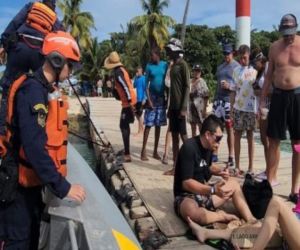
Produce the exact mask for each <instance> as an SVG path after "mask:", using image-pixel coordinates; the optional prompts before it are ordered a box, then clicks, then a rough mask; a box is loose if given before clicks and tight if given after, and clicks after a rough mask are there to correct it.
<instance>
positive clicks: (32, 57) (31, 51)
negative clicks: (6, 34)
mask: <svg viewBox="0 0 300 250" xmlns="http://www.w3.org/2000/svg"><path fill="white" fill-rule="evenodd" d="M43 63H44V56H43V55H42V54H41V53H40V48H31V47H29V46H28V45H27V44H26V43H24V42H22V41H19V42H17V43H16V45H15V46H13V47H12V48H10V49H9V51H8V53H7V63H6V69H5V71H4V75H3V77H2V79H1V86H2V99H1V107H0V134H2V135H3V134H4V133H5V127H4V126H5V117H6V109H7V104H6V102H7V100H6V99H7V98H6V97H7V95H8V90H9V87H10V85H11V84H12V83H13V81H14V80H15V79H16V77H18V76H20V75H21V74H24V73H27V72H29V71H30V70H31V71H36V70H37V69H38V68H40V67H41V66H42V65H43Z"/></svg>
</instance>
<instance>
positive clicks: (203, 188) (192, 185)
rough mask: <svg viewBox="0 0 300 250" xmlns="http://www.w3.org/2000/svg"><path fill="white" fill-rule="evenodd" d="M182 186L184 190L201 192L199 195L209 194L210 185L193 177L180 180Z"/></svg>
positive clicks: (194, 192) (195, 192)
mask: <svg viewBox="0 0 300 250" xmlns="http://www.w3.org/2000/svg"><path fill="white" fill-rule="evenodd" d="M182 187H183V189H184V190H186V191H188V192H190V193H193V194H201V195H209V194H211V186H209V185H206V184H202V183H201V182H198V181H196V180H194V179H188V180H184V181H183V182H182Z"/></svg>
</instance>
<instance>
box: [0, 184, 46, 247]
mask: <svg viewBox="0 0 300 250" xmlns="http://www.w3.org/2000/svg"><path fill="white" fill-rule="evenodd" d="M43 209H44V204H43V202H42V194H41V187H34V188H23V187H19V188H18V193H17V196H16V199H15V200H14V201H13V202H12V203H10V204H8V205H3V204H1V205H0V249H1V245H3V250H37V249H38V242H39V232H40V222H41V214H42V211H43ZM1 250H2V249H1Z"/></svg>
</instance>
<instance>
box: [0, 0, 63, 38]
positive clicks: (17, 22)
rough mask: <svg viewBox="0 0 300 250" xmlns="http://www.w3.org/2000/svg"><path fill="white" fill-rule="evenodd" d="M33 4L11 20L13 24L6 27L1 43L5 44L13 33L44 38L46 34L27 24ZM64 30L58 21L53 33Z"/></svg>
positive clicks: (25, 7) (29, 4) (27, 5)
mask: <svg viewBox="0 0 300 250" xmlns="http://www.w3.org/2000/svg"><path fill="white" fill-rule="evenodd" d="M32 5H33V3H28V4H26V5H25V6H24V7H23V8H22V9H21V10H20V11H19V13H18V14H17V15H16V16H15V17H14V18H13V19H12V20H11V22H10V23H9V24H8V26H7V27H6V29H5V31H4V32H3V33H2V35H1V43H2V44H4V43H5V41H6V40H7V39H8V38H9V36H10V35H11V34H13V33H16V32H18V33H20V34H27V35H31V36H36V37H41V38H44V34H43V33H41V32H40V31H38V30H35V29H34V28H32V27H30V26H29V25H27V24H26V19H27V14H28V12H29V11H30V9H31V6H32ZM56 30H64V27H63V25H62V24H61V22H60V21H59V20H58V19H56V22H55V23H54V25H53V31H56Z"/></svg>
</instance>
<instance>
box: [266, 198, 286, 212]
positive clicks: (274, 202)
mask: <svg viewBox="0 0 300 250" xmlns="http://www.w3.org/2000/svg"><path fill="white" fill-rule="evenodd" d="M283 204H284V201H283V199H282V198H280V197H278V196H276V195H273V197H272V199H271V200H270V202H269V205H268V207H272V209H273V210H277V211H279V210H280V209H281V207H282V205H283Z"/></svg>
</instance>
